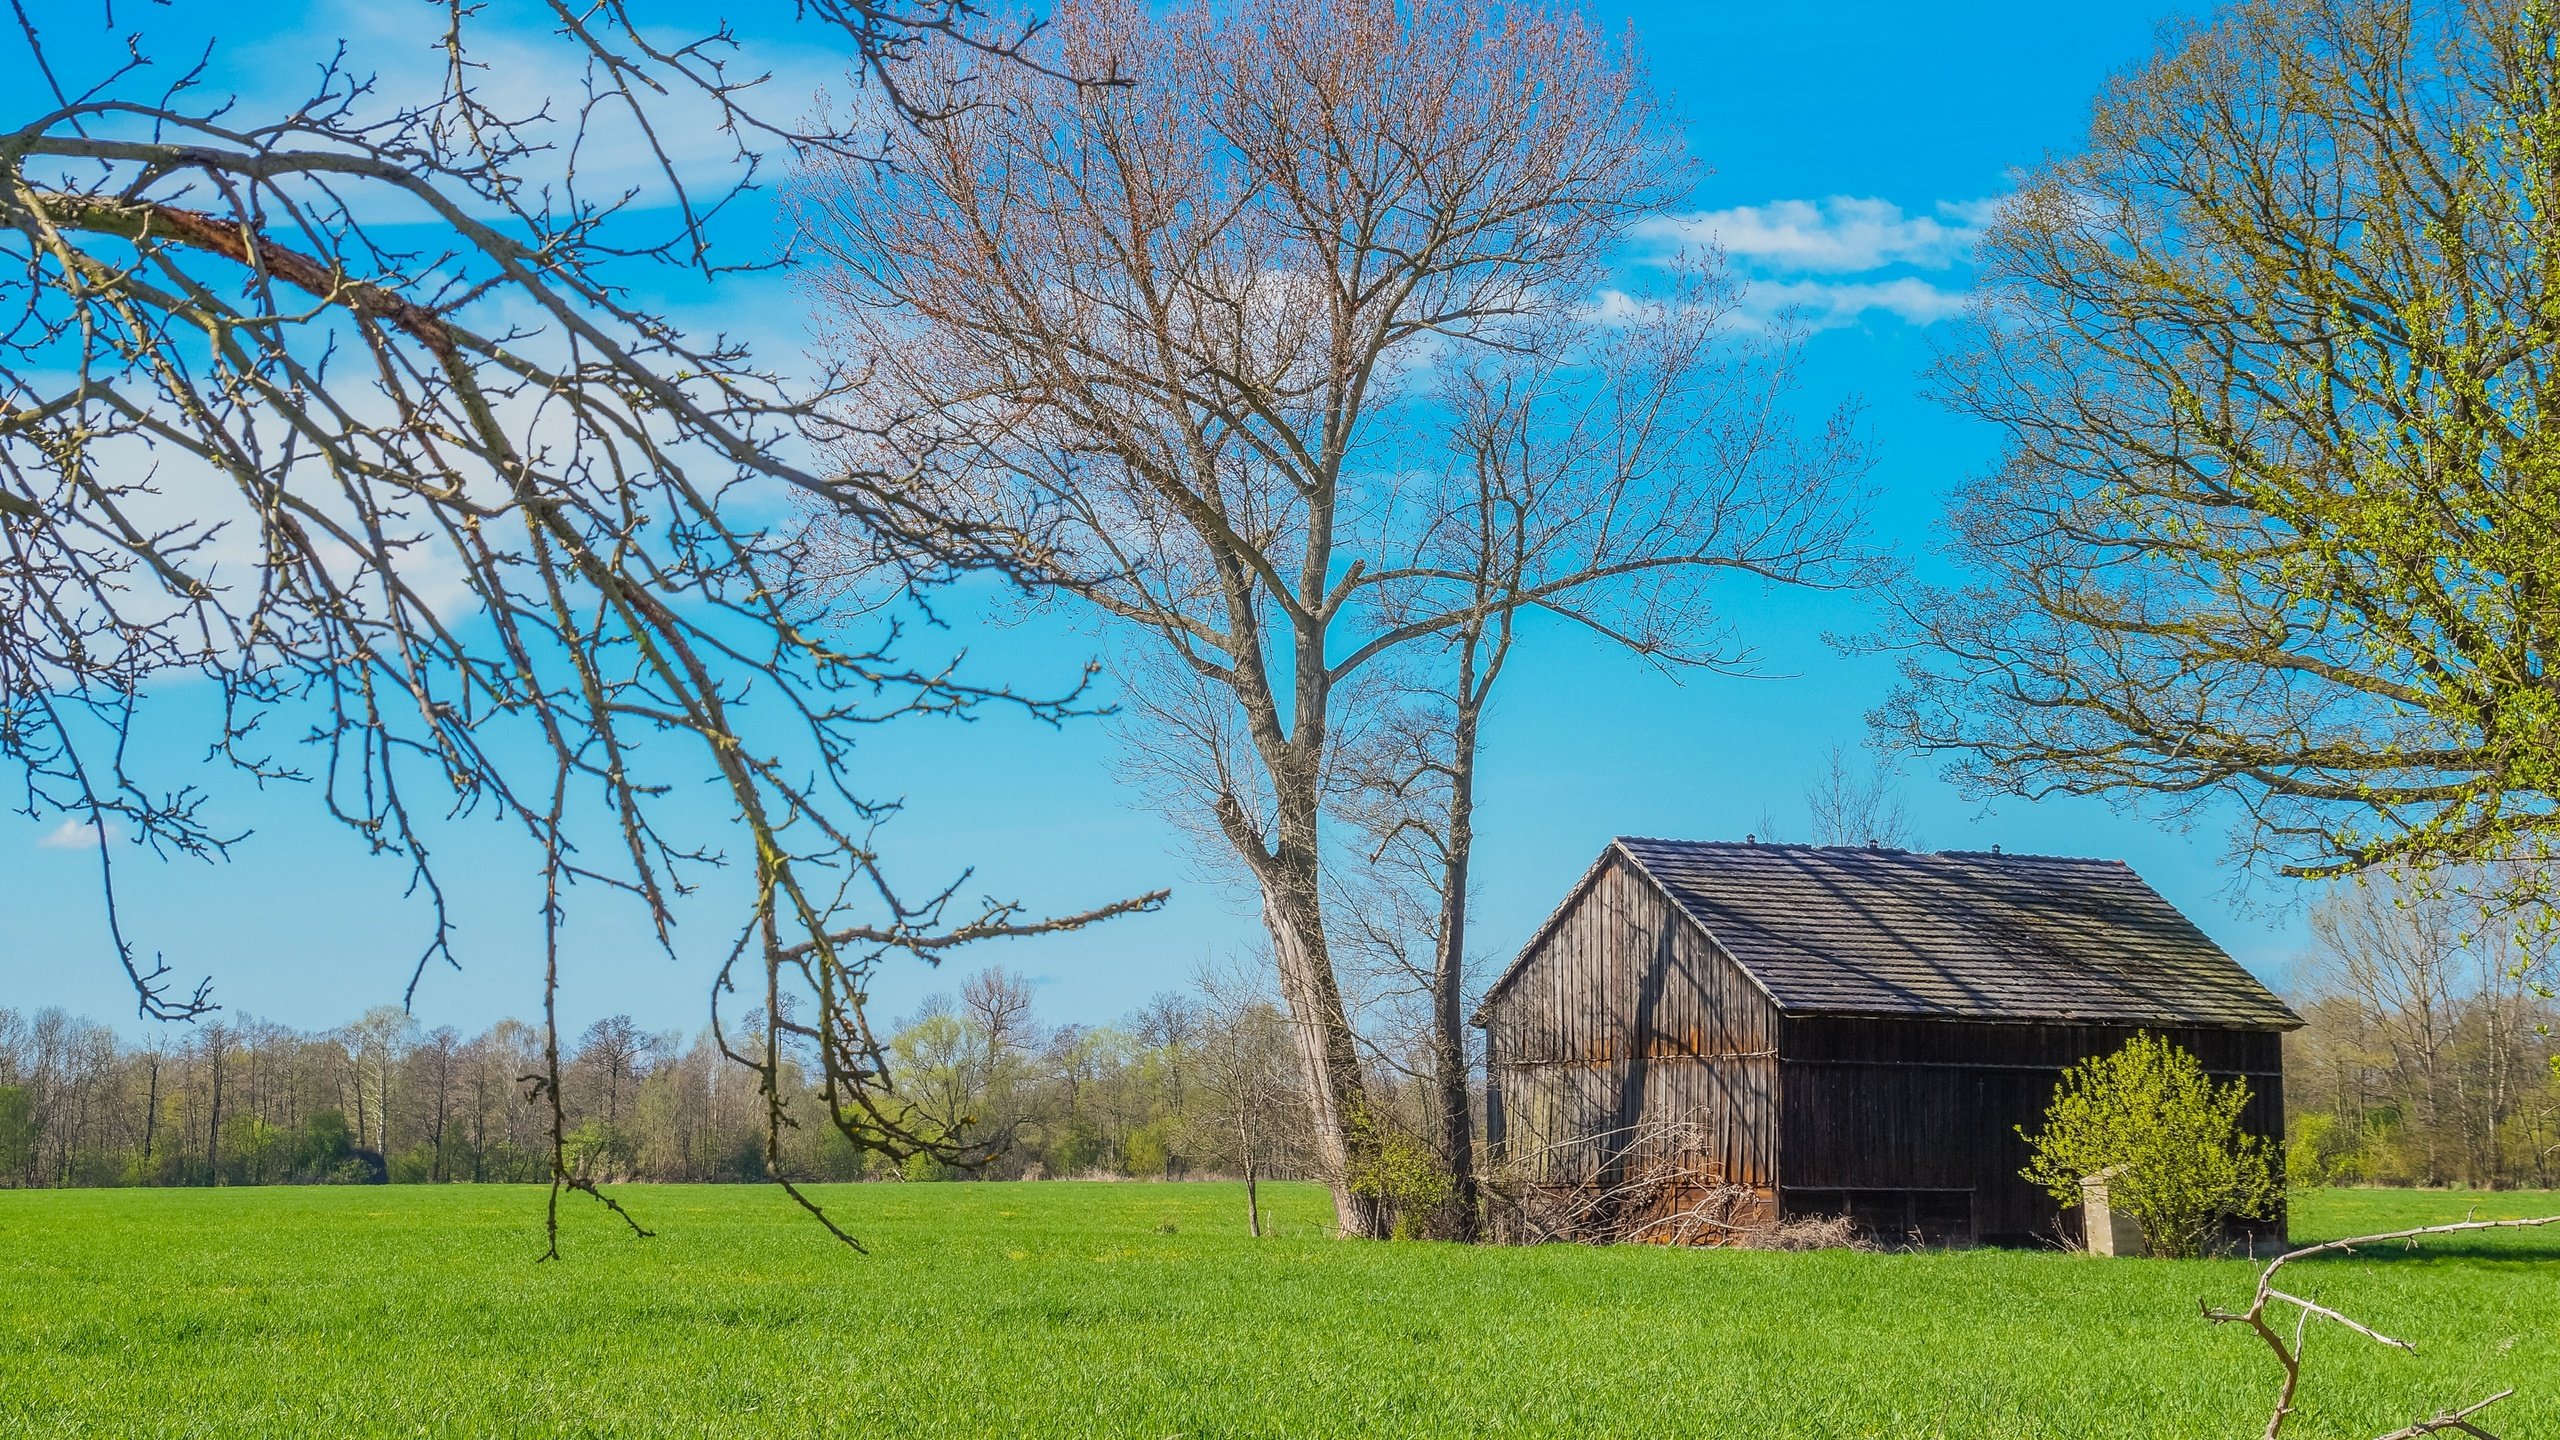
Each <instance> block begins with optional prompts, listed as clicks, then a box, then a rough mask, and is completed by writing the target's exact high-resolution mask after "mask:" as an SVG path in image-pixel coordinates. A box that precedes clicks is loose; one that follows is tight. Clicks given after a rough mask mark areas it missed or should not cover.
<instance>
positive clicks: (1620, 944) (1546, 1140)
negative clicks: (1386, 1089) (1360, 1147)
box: [1484, 854, 1779, 1198]
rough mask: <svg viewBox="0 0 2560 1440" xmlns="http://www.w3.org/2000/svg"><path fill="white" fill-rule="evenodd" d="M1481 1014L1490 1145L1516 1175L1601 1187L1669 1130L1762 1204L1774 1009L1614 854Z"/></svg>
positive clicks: (1771, 1129) (1770, 1129) (1773, 1124)
mask: <svg viewBox="0 0 2560 1440" xmlns="http://www.w3.org/2000/svg"><path fill="white" fill-rule="evenodd" d="M1484 1017H1485V1032H1486V1059H1487V1069H1488V1074H1489V1077H1490V1083H1489V1084H1488V1085H1487V1087H1486V1089H1487V1100H1488V1105H1487V1110H1488V1118H1489V1121H1490V1129H1491V1138H1492V1140H1493V1143H1494V1146H1495V1148H1496V1151H1497V1153H1498V1154H1501V1155H1504V1156H1507V1157H1508V1158H1510V1159H1511V1160H1513V1161H1514V1162H1515V1163H1521V1164H1524V1165H1525V1166H1526V1167H1527V1168H1529V1169H1530V1170H1531V1171H1532V1174H1531V1176H1530V1178H1532V1179H1535V1180H1539V1181H1542V1182H1544V1183H1548V1184H1559V1185H1578V1184H1583V1183H1587V1182H1589V1181H1592V1180H1595V1179H1599V1178H1602V1175H1603V1173H1604V1172H1605V1171H1607V1170H1609V1169H1610V1168H1612V1167H1613V1166H1614V1165H1615V1164H1617V1163H1620V1162H1622V1161H1623V1160H1625V1159H1630V1158H1636V1157H1635V1156H1633V1155H1630V1154H1629V1153H1627V1152H1628V1149H1629V1144H1630V1141H1631V1140H1633V1139H1635V1138H1637V1137H1639V1136H1644V1137H1650V1136H1654V1135H1657V1134H1659V1133H1660V1132H1661V1131H1663V1130H1664V1129H1665V1128H1666V1127H1668V1126H1672V1125H1683V1126H1686V1127H1689V1128H1690V1131H1691V1134H1692V1135H1693V1136H1694V1138H1695V1141H1696V1144H1695V1146H1694V1147H1693V1148H1692V1147H1683V1148H1684V1149H1688V1150H1689V1153H1693V1154H1696V1155H1698V1156H1700V1157H1702V1158H1705V1159H1708V1160H1711V1161H1713V1162H1714V1163H1715V1164H1716V1165H1717V1166H1718V1167H1720V1168H1721V1170H1722V1171H1723V1174H1724V1176H1725V1178H1726V1179H1727V1180H1728V1181H1729V1182H1730V1183H1733V1184H1739V1185H1749V1186H1751V1187H1753V1188H1755V1189H1759V1190H1761V1191H1763V1192H1764V1193H1767V1194H1770V1195H1771V1196H1772V1198H1774V1187H1775V1186H1776V1185H1777V1184H1778V1181H1779V1166H1778V1112H1777V1100H1778V1067H1777V1054H1778V1013H1777V1010H1776V1008H1775V1007H1774V1006H1772V1005H1771V1004H1770V1003H1769V1000H1768V997H1767V996H1766V995H1764V994H1762V993H1761V991H1760V989H1759V988H1758V987H1757V986H1755V985H1754V984H1753V983H1752V982H1751V979H1750V977H1749V976H1747V975H1744V974H1743V973H1742V971H1741V970H1740V969H1739V968H1737V967H1736V966H1735V965H1734V964H1733V963H1732V962H1731V961H1729V960H1727V959H1726V958H1725V957H1724V955H1723V953H1722V952H1721V951H1719V950H1717V949H1716V948H1715V947H1714V945H1713V944H1711V943H1710V942H1709V941H1707V940H1706V939H1705V938H1704V937H1703V936H1701V935H1700V934H1699V932H1698V931H1697V929H1696V927H1694V926H1692V925H1690V924H1689V923H1688V922H1687V921H1686V920H1685V919H1684V918H1683V917H1682V916H1681V915H1680V914H1679V913H1678V912H1677V911H1676V910H1675V909H1674V908H1673V907H1672V905H1671V903H1670V902H1669V901H1668V900H1667V899H1665V898H1664V896H1663V894H1662V892H1661V891H1660V890H1659V889H1658V888H1656V887H1655V885H1654V884H1653V882H1652V881H1651V880H1649V879H1647V878H1646V877H1645V876H1644V875H1642V874H1641V873H1639V872H1637V871H1636V870H1635V869H1634V867H1633V866H1631V865H1629V864H1628V863H1627V862H1626V860H1625V859H1624V858H1623V857H1620V856H1617V855H1615V854H1613V855H1611V856H1610V857H1609V859H1608V861H1607V862H1606V863H1605V864H1604V865H1603V867H1602V868H1601V869H1600V872H1599V873H1598V875H1597V876H1596V877H1595V878H1594V879H1593V881H1592V883H1591V885H1590V886H1589V888H1587V889H1586V890H1584V891H1583V892H1582V894H1581V895H1580V897H1579V898H1578V899H1576V900H1575V901H1574V902H1573V903H1572V904H1571V905H1570V906H1569V907H1568V908H1567V910H1566V911H1565V912H1564V913H1563V914H1562V915H1561V916H1560V917H1559V918H1558V921H1557V923H1556V924H1555V926H1554V928H1553V929H1552V930H1551V931H1550V932H1549V934H1548V935H1547V937H1546V939H1545V940H1544V941H1543V942H1542V943H1541V944H1540V945H1539V947H1538V948H1537V950H1536V951H1535V952H1534V953H1533V954H1532V955H1531V956H1530V957H1529V959H1528V962H1527V963H1526V964H1525V965H1524V966H1523V967H1522V968H1521V970H1520V972H1519V973H1518V974H1517V975H1515V976H1514V977H1513V978H1512V981H1511V983H1510V984H1509V985H1508V986H1507V987H1506V988H1505V989H1504V990H1503V991H1502V993H1500V994H1499V995H1497V996H1495V997H1494V998H1493V1000H1492V1002H1491V1003H1489V1004H1488V1005H1487V1006H1486V1007H1485V1011H1484Z"/></svg>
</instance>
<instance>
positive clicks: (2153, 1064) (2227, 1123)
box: [2018, 1035, 2282, 1258]
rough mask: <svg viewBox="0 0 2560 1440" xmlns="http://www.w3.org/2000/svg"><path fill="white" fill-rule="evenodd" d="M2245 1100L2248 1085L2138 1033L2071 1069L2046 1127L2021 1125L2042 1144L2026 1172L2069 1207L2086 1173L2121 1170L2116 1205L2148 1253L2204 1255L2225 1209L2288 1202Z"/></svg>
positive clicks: (2113, 1185)
mask: <svg viewBox="0 0 2560 1440" xmlns="http://www.w3.org/2000/svg"><path fill="white" fill-rule="evenodd" d="M2248 1104H2249V1087H2248V1085H2247V1083H2246V1082H2244V1081H2240V1080H2234V1081H2232V1082H2230V1083H2229V1084H2227V1085H2217V1084H2215V1083H2214V1082H2213V1081H2212V1080H2211V1079H2210V1078H2208V1077H2207V1076H2206V1075H2205V1073H2204V1066H2203V1065H2201V1064H2199V1063H2198V1062H2197V1060H2196V1057H2194V1056H2193V1055H2190V1054H2188V1053H2187V1052H2186V1051H2184V1050H2181V1049H2179V1048H2178V1047H2177V1046H2175V1045H2172V1044H2170V1043H2169V1042H2168V1041H2167V1040H2165V1039H2163V1038H2161V1037H2160V1036H2157V1035H2136V1036H2135V1037H2133V1039H2132V1040H2130V1041H2128V1042H2126V1044H2125V1047H2124V1048H2123V1049H2121V1050H2118V1051H2117V1052H2116V1053H2114V1054H2112V1055H2102V1056H2099V1057H2097V1058H2096V1059H2092V1060H2085V1061H2082V1062H2081V1063H2080V1064H2078V1065H2074V1066H2072V1067H2071V1068H2070V1069H2069V1070H2067V1071H2065V1072H2063V1076H2062V1083H2061V1084H2060V1085H2058V1086H2056V1087H2054V1092H2053V1106H2052V1108H2051V1109H2049V1110H2047V1111H2046V1112H2045V1124H2044V1129H2043V1130H2042V1131H2041V1132H2040V1133H2038V1134H2034V1135H2027V1132H2026V1130H2025V1128H2024V1127H2023V1126H2022V1127H2020V1129H2019V1131H2018V1133H2019V1134H2021V1135H2025V1136H2026V1139H2027V1143H2028V1144H2029V1145H2030V1146H2032V1147H2033V1149H2034V1151H2035V1158H2034V1160H2033V1161H2031V1162H2030V1163H2029V1164H2028V1165H2027V1167H2026V1168H2025V1169H2024V1170H2022V1171H2020V1172H2019V1173H2020V1174H2021V1175H2024V1176H2025V1177H2026V1178H2027V1179H2029V1180H2032V1181H2034V1182H2035V1183H2036V1184H2039V1185H2042V1186H2044V1187H2045V1188H2046V1189H2047V1190H2049V1191H2051V1192H2052V1193H2053V1196H2054V1198H2055V1199H2057V1200H2060V1201H2061V1202H2062V1203H2063V1205H2064V1206H2066V1207H2068V1206H2072V1205H2077V1204H2079V1203H2080V1181H2081V1180H2082V1178H2083V1177H2085V1176H2090V1175H2095V1174H2097V1173H2098V1172H2100V1171H2102V1170H2114V1171H2115V1172H2116V1174H2115V1175H2114V1176H2113V1177H2112V1178H2111V1179H2110V1180H2109V1182H2108V1185H2107V1203H2108V1204H2109V1205H2110V1206H2112V1207H2114V1208H2115V1209H2118V1210H2122V1211H2124V1212H2125V1213H2126V1214H2128V1215H2130V1216H2132V1217H2133V1220H2134V1223H2135V1224H2137V1225H2139V1226H2141V1227H2142V1238H2143V1240H2144V1242H2145V1243H2146V1244H2147V1245H2148V1246H2149V1247H2150V1249H2151V1253H2152V1254H2154V1255H2163V1256H2169V1257H2173V1258H2184V1257H2191V1256H2195V1255H2198V1254H2201V1253H2203V1251H2204V1248H2205V1245H2206V1243H2207V1242H2208V1241H2209V1240H2210V1239H2211V1238H2212V1236H2213V1232H2214V1230H2215V1228H2216V1227H2217V1225H2218V1224H2219V1223H2220V1221H2221V1220H2222V1218H2223V1217H2224V1216H2226V1215H2242V1216H2251V1217H2264V1216H2267V1215H2271V1214H2273V1213H2274V1212H2275V1207H2276V1204H2277V1203H2278V1201H2279V1200H2280V1199H2281V1198H2282V1189H2281V1187H2280V1185H2279V1183H2278V1180H2277V1177H2276V1167H2275V1165H2274V1163H2273V1161H2272V1159H2271V1157H2270V1154H2269V1149H2268V1146H2267V1143H2266V1141H2265V1140H2264V1139H2262V1138H2260V1137H2258V1136H2255V1135H2251V1134H2248V1133H2247V1132H2245V1131H2243V1130H2242V1129H2241V1128H2240V1115H2241V1112H2242V1111H2243V1110H2245V1109H2247V1107H2248Z"/></svg>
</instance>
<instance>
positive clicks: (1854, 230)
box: [1592, 195, 2001, 330]
mask: <svg viewBox="0 0 2560 1440" xmlns="http://www.w3.org/2000/svg"><path fill="white" fill-rule="evenodd" d="M2000 205H2001V197H1998V196H1992V197H1988V198H1985V199H1980V200H1944V201H1940V202H1939V203H1938V204H1936V205H1935V206H1933V207H1931V209H1930V210H1929V211H1928V212H1927V213H1924V214H1916V215H1915V214H1907V213H1905V212H1904V210H1903V208H1902V207H1901V206H1900V205H1898V204H1895V203H1894V202H1893V201H1890V200H1882V199H1877V198H1874V197H1869V196H1856V195H1832V196H1828V197H1826V198H1824V199H1820V200H1772V201H1768V202H1766V203H1764V204H1759V205H1735V206H1731V207H1729V208H1727V209H1723V210H1702V211H1698V212H1695V213H1693V214H1688V215H1675V216H1667V217H1665V218H1663V219H1660V220H1656V221H1653V222H1651V223H1649V224H1647V225H1644V226H1642V227H1640V228H1639V229H1638V231H1637V232H1636V238H1637V240H1638V242H1639V243H1640V244H1644V245H1651V246H1653V247H1656V253H1657V255H1659V254H1660V253H1661V252H1662V251H1667V250H1669V249H1672V248H1677V247H1688V246H1698V247H1704V246H1713V247H1715V248H1716V249H1717V250H1720V251H1721V252H1722V253H1723V255H1724V256H1725V258H1726V260H1727V261H1728V262H1729V263H1730V264H1731V265H1732V266H1733V270H1734V273H1735V275H1736V276H1737V277H1738V278H1739V279H1740V280H1741V281H1742V282H1743V286H1744V290H1743V298H1742V304H1741V307H1740V310H1739V312H1738V313H1737V315H1736V316H1735V319H1736V321H1737V323H1740V324H1743V325H1746V326H1765V325H1769V324H1771V323H1774V322H1776V321H1778V320H1779V319H1781V318H1782V317H1783V318H1784V319H1787V320H1789V321H1792V322H1793V323H1794V324H1796V325H1799V326H1802V327H1804V328H1808V329H1813V330H1828V329H1831V328H1834V327H1836V326H1841V325H1850V324H1855V323H1856V322H1858V321H1859V320H1860V319H1862V318H1864V317H1866V316H1868V315H1875V314H1881V315H1890V316H1893V317H1894V318H1896V319H1898V320H1901V321H1903V322H1904V323H1906V324H1911V325H1933V324H1936V323H1937V322H1938V321H1941V320H1945V319H1948V318H1950V317H1952V316H1955V315H1958V314H1960V313H1962V312H1963V311H1964V309H1965V307H1966V306H1967V305H1969V304H1970V303H1971V302H1972V299H1973V297H1972V294H1971V292H1970V291H1969V290H1968V289H1967V287H1966V285H1965V284H1964V282H1963V280H1962V279H1961V278H1960V277H1961V275H1962V272H1963V270H1964V269H1965V267H1966V266H1967V264H1968V262H1969V261H1970V260H1971V259H1972V254H1973V247H1974V245H1975V244H1976V243H1977V242H1978V241H1979V240H1980V239H1981V238H1982V232H1983V231H1984V230H1985V229H1986V228H1988V227H1989V226H1990V224H1991V222H1992V221H1993V220H1994V219H1995V218H1996V217H1997V216H1998V214H1999V210H2000ZM1645 303H1646V302H1644V301H1643V300H1642V299H1641V298H1639V297H1634V296H1629V295H1627V294H1625V293H1624V292H1620V291H1602V292H1600V293H1599V294H1597V295H1595V296H1594V297H1593V299H1592V307H1593V312H1594V314H1595V316H1596V317H1597V318H1599V319H1601V320H1603V321H1619V322H1624V321H1627V320H1630V319H1633V318H1634V317H1635V316H1636V315H1638V314H1640V313H1642V309H1643V306H1644V304H1645Z"/></svg>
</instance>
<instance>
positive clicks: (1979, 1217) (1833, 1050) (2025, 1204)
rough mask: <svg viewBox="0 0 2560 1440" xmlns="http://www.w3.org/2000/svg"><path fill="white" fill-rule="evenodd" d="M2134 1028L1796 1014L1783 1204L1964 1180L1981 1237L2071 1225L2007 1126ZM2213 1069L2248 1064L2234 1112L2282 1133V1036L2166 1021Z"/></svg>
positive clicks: (2033, 1235) (2044, 1235)
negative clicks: (2034, 1181)
mask: <svg viewBox="0 0 2560 1440" xmlns="http://www.w3.org/2000/svg"><path fill="white" fill-rule="evenodd" d="M2134 1033H2135V1030H2134V1028H2132V1027H2124V1026H2100V1025H2010V1024H1990V1023H1983V1022H1975V1021H1946V1020H1903V1019H1893V1020H1884V1019H1848V1018H1833V1017H1800V1018H1794V1019H1789V1020H1787V1021H1785V1022H1784V1024H1783V1025H1782V1026H1781V1029H1780V1039H1779V1048H1780V1051H1781V1055H1782V1057H1783V1058H1782V1061H1781V1070H1782V1078H1781V1080H1780V1082H1779V1084H1780V1098H1781V1102H1782V1105H1783V1113H1784V1122H1783V1124H1782V1127H1781V1142H1780V1162H1779V1165H1780V1170H1781V1172H1782V1173H1783V1174H1784V1176H1785V1181H1786V1196H1785V1200H1786V1204H1787V1206H1788V1208H1789V1209H1790V1210H1792V1211H1797V1212H1809V1211H1822V1212H1837V1211H1839V1210H1840V1209H1842V1208H1843V1206H1844V1203H1845V1204H1847V1205H1863V1204H1865V1203H1867V1197H1868V1196H1870V1195H1872V1194H1874V1193H1875V1192H1903V1193H1906V1194H1907V1193H1910V1192H1966V1191H1969V1192H1971V1194H1972V1196H1973V1199H1972V1215H1973V1228H1974V1230H1975V1232H1976V1234H1978V1236H1979V1237H1980V1238H1982V1239H1985V1240H1999V1241H2008V1242H2013V1243H2015V1242H2026V1243H2033V1242H2035V1241H2038V1240H2046V1239H2052V1238H2055V1237H2056V1236H2057V1235H2071V1234H2075V1233H2076V1229H2075V1228H2074V1227H2075V1226H2076V1221H2077V1218H2078V1212H2077V1211H2076V1210H2073V1211H2064V1210H2063V1209H2062V1208H2061V1207H2060V1206H2059V1205H2057V1204H2056V1203H2055V1202H2054V1200H2053V1198H2052V1197H2051V1196H2050V1195H2047V1194H2046V1193H2045V1192H2044V1191H2043V1190H2042V1189H2041V1188H2039V1187H2037V1186H2034V1185H2030V1184H2028V1183H2027V1182H2026V1181H2024V1180H2022V1179H2020V1178H2018V1171H2019V1170H2020V1169H2021V1168H2022V1167H2024V1166H2025V1165H2026V1163H2027V1145H2026V1141H2025V1140H2024V1139H2023V1138H2021V1137H2020V1136H2019V1134H2018V1133H2017V1130H2018V1127H2020V1126H2024V1127H2026V1128H2027V1129H2028V1130H2029V1131H2033V1130H2035V1129H2036V1128H2037V1127H2038V1126H2040V1125H2041V1124H2042V1123H2043V1119H2044V1112H2045V1109H2046V1107H2047V1106H2049V1105H2050V1104H2051V1103H2052V1101H2053V1091H2054V1086H2055V1084H2056V1083H2057V1082H2058V1081H2059V1080H2060V1078H2061V1073H2062V1070H2063V1068H2064V1067H2066V1066H2068V1065H2071V1064H2073V1063H2075V1062H2077V1061H2080V1060H2083V1059H2087V1058H2089V1057H2091V1056H2094V1055H2100V1054H2104V1053H2107V1052H2109V1051H2112V1050H2115V1049H2117V1048H2118V1047H2120V1046H2122V1045H2123V1044H2124V1042H2125V1041H2126V1040H2127V1039H2129V1038H2131V1036H2132V1035H2133V1034H2134ZM2159 1033H2162V1034H2165V1035H2166V1036H2167V1037H2168V1038H2169V1039H2171V1040H2172V1041H2174V1042H2176V1043H2177V1044H2178V1045H2179V1046H2181V1047H2183V1048H2185V1049H2186V1050H2188V1051H2190V1052H2191V1053H2193V1054H2194V1055H2195V1056H2196V1057H2197V1058H2198V1059H2200V1060H2201V1061H2203V1062H2204V1065H2205V1068H2206V1069H2207V1070H2209V1071H2211V1072H2213V1073H2214V1074H2215V1076H2216V1077H2217V1078H2221V1079H2228V1078H2231V1077H2234V1076H2241V1077H2245V1078H2246V1079H2247V1080H2248V1082H2249V1088H2250V1091H2251V1099H2250V1104H2249V1109H2248V1111H2247V1113H2246V1114H2245V1116H2244V1117H2243V1123H2244V1124H2246V1125H2247V1127H2248V1128H2249V1129H2250V1130H2251V1131H2252V1132H2253V1133H2256V1134H2259V1135H2264V1136H2267V1137H2269V1138H2271V1139H2275V1140H2278V1141H2279V1142H2280V1141H2281V1138H2282V1136H2283V1134H2284V1080H2283V1051H2282V1037H2281V1036H2279V1035H2276V1034H2273V1033H2268V1032H2260V1031H2235V1030H2165V1031H2161V1032H2159Z"/></svg>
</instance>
